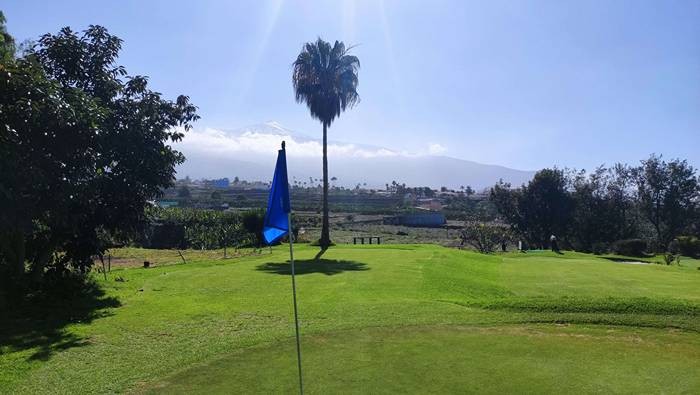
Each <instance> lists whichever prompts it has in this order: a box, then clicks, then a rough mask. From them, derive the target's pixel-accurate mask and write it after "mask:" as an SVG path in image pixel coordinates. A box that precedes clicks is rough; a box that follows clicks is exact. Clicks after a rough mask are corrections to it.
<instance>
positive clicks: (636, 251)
mask: <svg viewBox="0 0 700 395" xmlns="http://www.w3.org/2000/svg"><path fill="white" fill-rule="evenodd" d="M612 251H613V252H614V253H615V254H618V255H627V256H644V253H645V252H646V251H647V242H646V240H642V239H627V240H618V241H616V242H615V243H614V244H613V246H612Z"/></svg>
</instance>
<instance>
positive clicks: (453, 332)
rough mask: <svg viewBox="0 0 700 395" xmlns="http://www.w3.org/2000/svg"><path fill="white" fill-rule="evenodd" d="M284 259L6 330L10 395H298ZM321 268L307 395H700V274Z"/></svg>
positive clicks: (566, 264)
mask: <svg viewBox="0 0 700 395" xmlns="http://www.w3.org/2000/svg"><path fill="white" fill-rule="evenodd" d="M286 253H287V251H286V250H285V248H284V247H280V248H276V249H274V250H273V253H272V254H271V255H269V254H262V255H259V256H248V257H242V258H237V259H235V260H218V261H202V262H198V263H190V264H187V265H171V266H162V267H157V268H153V269H148V270H145V269H140V268H132V269H120V270H116V271H113V273H112V274H111V278H112V279H114V278H115V277H117V276H118V277H122V278H123V279H125V280H126V281H125V282H115V281H113V280H112V281H109V282H108V283H107V284H106V288H107V293H108V295H110V296H116V297H118V299H119V300H120V302H121V306H120V307H116V308H108V309H105V310H104V311H103V315H104V317H102V318H98V319H96V320H94V321H92V322H91V323H89V324H88V323H78V322H76V323H72V324H70V325H69V326H68V327H67V328H65V331H64V332H61V333H60V336H58V337H57V338H52V339H44V338H42V337H41V336H36V339H35V340H36V342H34V343H32V342H24V343H20V342H12V341H8V339H7V338H6V337H3V336H2V334H3V332H2V329H1V328H0V347H1V348H0V393H5V392H15V391H16V392H25V393H34V392H53V393H87V392H117V391H124V390H128V389H132V390H136V391H138V392H140V391H148V390H152V389H161V388H163V387H164V386H165V387H167V389H168V390H171V391H177V390H180V391H183V392H187V391H190V390H192V389H193V388H199V389H201V390H203V388H202V387H192V386H193V385H197V384H201V385H205V384H206V385H208V386H209V389H210V390H219V391H221V392H237V390H242V389H247V390H252V389H258V390H260V391H264V390H270V391H289V390H292V389H293V388H294V385H295V376H294V374H295V372H294V370H293V366H294V365H293V357H294V353H293V343H292V342H291V341H290V337H291V336H292V335H293V329H292V328H293V326H292V321H291V314H290V313H291V304H290V297H289V291H290V278H289V276H288V275H286V271H287V270H288V267H286V266H284V264H282V262H284V260H285V258H286ZM314 253H315V249H312V248H308V247H305V246H300V247H299V249H298V252H297V255H298V258H299V259H300V260H302V261H303V260H304V259H310V258H311V257H312V256H313V254H314ZM324 259H326V260H325V261H324V262H323V263H322V264H320V265H319V264H316V263H310V262H300V268H299V271H300V272H301V273H302V274H301V275H300V276H299V278H298V287H299V299H300V314H301V317H302V331H303V335H304V347H305V352H306V354H305V355H307V360H305V366H306V367H307V375H309V376H310V377H314V378H313V379H311V378H309V381H310V383H309V388H310V390H311V392H314V390H316V391H321V389H333V388H335V389H336V390H338V391H340V390H350V389H355V390H357V391H361V390H362V389H365V390H367V389H375V390H377V391H381V390H386V391H405V390H410V389H420V388H423V389H433V390H436V391H440V390H442V391H446V390H456V389H459V388H471V389H474V390H478V389H481V390H486V389H491V390H492V391H496V390H501V391H506V390H509V389H510V390H511V391H514V390H516V389H518V388H521V389H522V388H530V389H531V390H535V391H554V390H556V388H561V386H562V385H564V384H566V385H565V388H568V389H571V390H579V391H587V392H594V391H603V390H605V391H627V392H635V391H633V390H634V389H635V388H637V389H640V390H644V389H657V390H666V391H670V392H680V391H683V390H689V391H697V390H698V389H699V388H700V382H699V381H698V380H699V379H698V378H697V377H696V375H693V374H689V373H688V372H693V371H697V370H698V369H700V335H699V334H698V331H700V271H698V270H693V269H691V268H686V267H665V266H657V265H650V266H633V265H624V264H620V263H612V262H609V261H605V260H602V259H599V258H594V257H591V256H588V255H583V254H574V253H567V254H566V255H564V256H555V255H553V254H551V253H536V254H506V255H500V256H483V255H478V254H474V253H470V252H463V251H456V250H449V249H444V248H440V247H436V246H405V245H404V246H398V245H397V246H371V247H370V246H363V247H360V246H357V247H353V246H339V247H336V248H334V249H332V250H330V251H329V252H328V253H327V254H326V255H325V256H324ZM562 322H567V323H575V324H576V325H569V326H558V325H552V324H551V323H562ZM546 323H549V324H546ZM597 323H604V324H621V325H627V326H616V327H607V326H604V327H598V326H591V324H597ZM6 324H7V325H13V323H11V322H10V323H6ZM644 327H653V328H644ZM668 328H678V329H672V330H669V329H668ZM49 340H50V341H49ZM290 367H291V368H292V369H290ZM314 372H316V374H314ZM504 377H505V378H507V379H504ZM475 383H482V385H484V387H481V388H477V387H474V385H475ZM467 384H469V385H471V387H464V386H466V385H467ZM383 385H388V387H386V388H385V387H381V386H383ZM378 386H380V387H378ZM421 386H422V387H421ZM522 386H525V387H522ZM236 387H237V388H236Z"/></svg>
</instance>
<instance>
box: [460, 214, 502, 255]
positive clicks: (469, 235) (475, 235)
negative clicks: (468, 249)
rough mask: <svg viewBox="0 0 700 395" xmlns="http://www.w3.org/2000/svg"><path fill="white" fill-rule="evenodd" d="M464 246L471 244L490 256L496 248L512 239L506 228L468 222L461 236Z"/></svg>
mask: <svg viewBox="0 0 700 395" xmlns="http://www.w3.org/2000/svg"><path fill="white" fill-rule="evenodd" d="M460 239H461V241H462V245H464V244H465V243H466V244H469V245H471V246H472V247H474V248H475V249H476V250H477V251H479V252H481V253H484V254H488V253H489V252H493V251H494V250H495V249H496V246H498V245H499V244H501V243H503V242H507V241H508V240H509V239H510V232H509V230H508V228H507V227H506V226H503V225H499V224H493V223H483V222H476V221H467V222H466V223H465V224H464V228H463V229H462V232H461V234H460Z"/></svg>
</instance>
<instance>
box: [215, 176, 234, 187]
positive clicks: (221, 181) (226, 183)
mask: <svg viewBox="0 0 700 395" xmlns="http://www.w3.org/2000/svg"><path fill="white" fill-rule="evenodd" d="M211 184H212V186H214V188H228V186H229V184H230V182H229V180H228V178H219V179H218V180H211Z"/></svg>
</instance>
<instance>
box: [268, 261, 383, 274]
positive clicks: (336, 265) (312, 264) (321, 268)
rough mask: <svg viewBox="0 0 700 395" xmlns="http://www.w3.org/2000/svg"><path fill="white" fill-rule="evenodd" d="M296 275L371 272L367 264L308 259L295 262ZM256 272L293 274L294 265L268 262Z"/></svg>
mask: <svg viewBox="0 0 700 395" xmlns="http://www.w3.org/2000/svg"><path fill="white" fill-rule="evenodd" d="M294 269H295V273H296V274H298V275H303V274H310V273H323V274H325V275H326V276H332V275H334V274H338V273H342V272H346V271H365V270H369V267H367V264H365V263H361V262H355V261H344V260H337V259H315V258H314V259H306V260H297V261H294ZM256 270H259V271H262V272H267V273H273V274H283V275H291V274H292V265H291V264H290V263H289V262H284V263H282V262H268V263H264V264H262V265H259V266H258V267H257V268H256Z"/></svg>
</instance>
